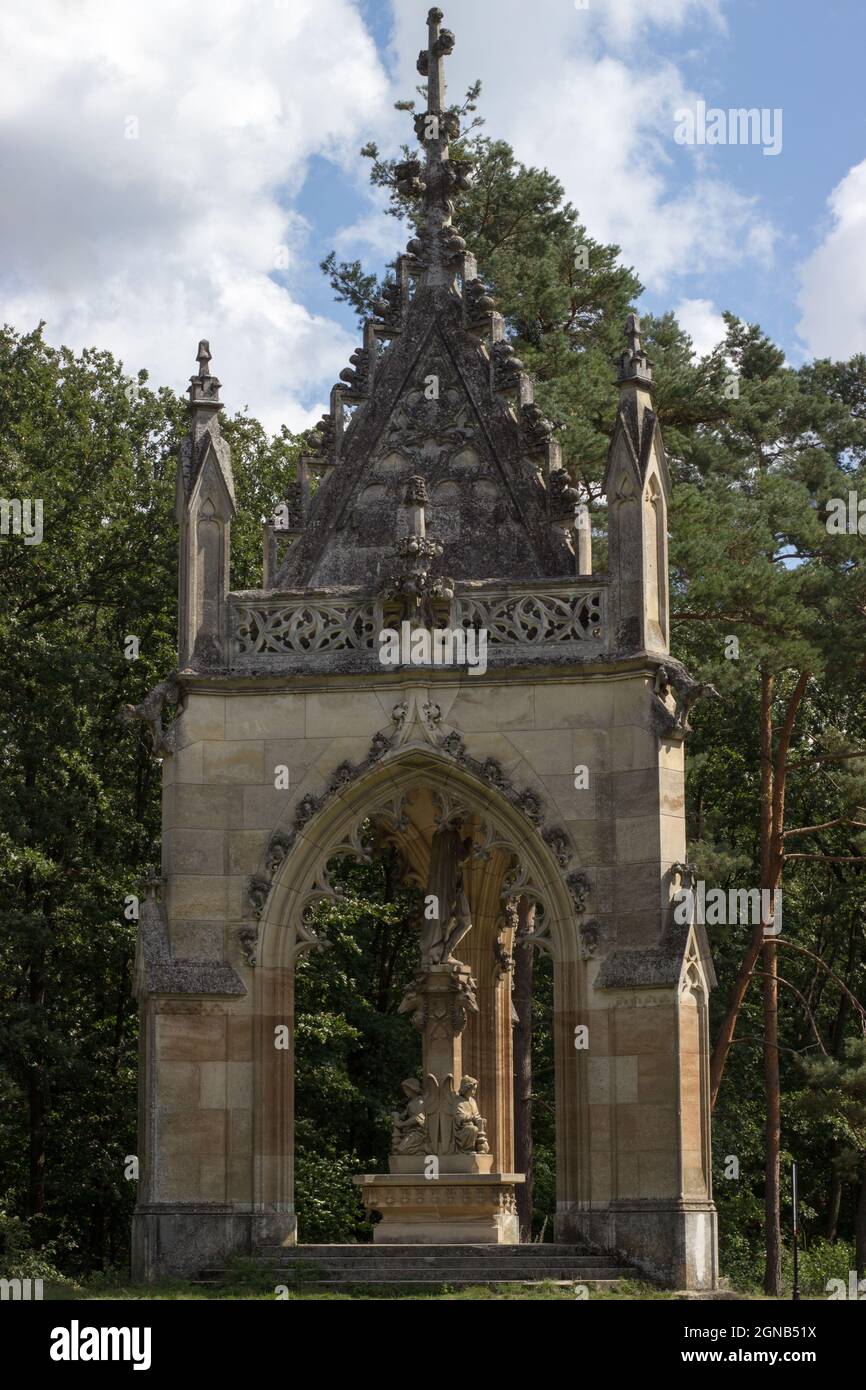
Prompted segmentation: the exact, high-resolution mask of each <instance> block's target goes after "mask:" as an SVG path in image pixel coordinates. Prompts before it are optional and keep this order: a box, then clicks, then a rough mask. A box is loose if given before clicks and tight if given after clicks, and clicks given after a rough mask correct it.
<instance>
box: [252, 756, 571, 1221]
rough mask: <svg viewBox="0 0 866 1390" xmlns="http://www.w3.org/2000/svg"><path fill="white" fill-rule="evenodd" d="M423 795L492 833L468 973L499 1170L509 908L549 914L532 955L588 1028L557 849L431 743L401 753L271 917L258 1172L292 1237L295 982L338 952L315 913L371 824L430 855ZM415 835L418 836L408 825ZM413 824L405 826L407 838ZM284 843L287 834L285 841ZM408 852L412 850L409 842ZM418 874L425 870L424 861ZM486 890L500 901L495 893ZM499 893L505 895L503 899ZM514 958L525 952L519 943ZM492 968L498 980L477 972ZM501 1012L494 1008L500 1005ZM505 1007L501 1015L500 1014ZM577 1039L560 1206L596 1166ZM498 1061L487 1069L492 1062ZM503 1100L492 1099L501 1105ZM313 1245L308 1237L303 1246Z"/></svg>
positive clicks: (473, 896)
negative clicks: (482, 963) (318, 952)
mask: <svg viewBox="0 0 866 1390" xmlns="http://www.w3.org/2000/svg"><path fill="white" fill-rule="evenodd" d="M419 792H420V793H421V795H422V796H423V797H424V798H426V799H427V801H428V805H427V807H426V808H425V809H426V811H427V812H428V813H429V809H430V805H431V804H432V805H435V804H436V802H437V800H438V802H439V808H440V811H441V813H442V814H443V815H446V816H453V815H455V814H457V813H460V814H462V815H463V816H464V818H465V820H466V821H467V823H474V824H473V829H474V830H475V831H476V832H477V833H479V838H478V840H477V849H478V854H477V861H478V863H479V871H478V873H477V874H476V875H474V876H470V878H472V877H474V881H470V884H469V887H468V892H469V896H470V901H471V903H472V907H473V920H474V921H475V918H476V913H477V919H478V920H477V921H475V926H474V927H473V932H472V933H470V937H469V938H467V939H466V942H464V947H466V946H468V943H469V941H470V940H471V938H472V937H473V936H475V937H476V941H475V943H474V950H465V951H464V954H465V957H466V960H467V962H468V963H469V964H470V966H471V967H472V968H473V973H474V975H475V977H476V979H477V982H478V997H479V1002H480V1004H481V1005H482V1007H481V1009H480V1013H479V1016H478V1018H477V1019H473V1026H474V1027H475V1028H476V1029H477V1030H478V1031H479V1033H480V1032H481V1030H486V1032H487V1037H486V1038H482V1037H479V1038H477V1039H476V1038H475V1037H473V1036H472V1034H471V1032H470V1037H469V1043H470V1046H469V1048H468V1053H467V1055H468V1057H469V1058H470V1060H469V1061H468V1062H467V1067H468V1069H469V1070H470V1071H471V1072H472V1074H473V1075H477V1076H478V1077H479V1080H480V1083H481V1084H480V1091H481V1095H482V1097H483V1098H484V1101H485V1106H486V1109H487V1111H488V1113H489V1116H490V1120H491V1133H490V1138H491V1147H492V1148H493V1150H494V1152H497V1151H498V1152H499V1153H500V1155H501V1157H500V1160H499V1161H500V1163H501V1164H502V1166H503V1168H504V1169H507V1168H508V1160H507V1153H504V1152H503V1150H507V1151H508V1152H511V1151H513V1131H512V1122H513V1117H512V1095H511V1085H512V1081H511V1073H510V1070H506V1072H505V1073H504V1075H503V1073H502V1066H501V1061H502V1053H503V1051H504V1052H506V1053H507V1054H508V1055H509V1056H510V1046H509V1045H506V1043H505V1042H504V1041H503V1039H502V1037H501V1036H500V1037H499V1038H497V1037H496V1036H495V1034H496V1032H497V1030H498V1032H499V1033H500V1034H502V1032H503V1029H505V1030H510V1026H511V1018H510V989H509V987H508V982H507V979H506V978H505V977H504V976H503V975H502V974H501V973H500V975H499V978H498V979H496V978H495V975H496V963H495V959H494V955H493V946H494V943H495V941H496V937H497V935H498V923H497V918H498V917H499V916H500V915H501V913H500V912H499V911H498V910H497V904H498V903H499V902H500V900H501V899H503V898H504V897H517V896H525V897H526V898H527V899H529V900H530V901H531V902H532V903H534V904H537V905H539V907H541V908H543V912H544V921H543V926H541V927H540V929H539V930H538V932H537V934H536V935H535V936H534V937H530V938H529V940H528V943H527V946H526V947H525V948H524V949H532V948H533V947H535V948H537V949H540V950H543V951H545V952H547V953H549V954H550V955H551V957H552V959H553V965H554V992H555V1010H556V1013H557V1015H558V1016H559V1017H560V1018H562V1019H569V1020H570V1019H571V1018H572V1017H573V1018H574V1019H575V1020H577V1019H578V1018H580V1017H583V1016H584V1015H585V1004H586V998H585V960H586V954H587V953H586V949H585V947H584V946H583V945H582V943H581V935H580V930H579V927H580V915H579V914H578V913H577V912H576V910H575V904H574V901H573V898H572V896H571V895H570V893H569V890H568V887H567V885H566V883H565V881H564V876H563V870H562V866H561V864H559V863H558V862H557V860H556V858H555V856H554V853H553V851H552V850H551V848H550V847H549V846H548V845H547V844H546V843H545V842H544V840H543V839H542V838H541V836H540V835H539V834H538V833H537V830H536V828H535V827H534V826H533V825H532V823H531V822H530V821H528V820H527V819H526V817H525V816H523V815H522V814H521V813H520V811H519V810H517V809H516V808H515V807H514V806H513V805H512V804H510V803H509V801H508V800H507V799H506V798H505V797H504V796H503V795H502V794H501V793H500V792H499V791H497V790H496V789H495V788H491V787H490V786H488V785H487V784H486V783H484V782H483V781H482V780H481V779H480V778H478V777H476V776H475V775H474V774H473V773H472V772H470V771H467V770H466V769H464V768H461V767H459V766H455V764H454V761H453V759H451V758H449V757H448V756H447V755H446V754H444V753H443V752H441V751H439V750H437V749H435V748H432V747H430V746H429V745H425V744H420V743H409V744H407V745H404V746H403V747H401V748H399V749H397V750H396V751H394V752H392V753H389V754H388V755H387V756H386V757H385V758H384V759H382V760H381V762H379V763H377V764H375V765H374V767H373V768H372V769H370V770H368V771H367V772H366V773H365V774H364V775H363V776H362V777H361V778H359V779H358V780H357V781H355V782H352V783H350V784H348V785H346V786H345V787H344V788H343V789H342V790H341V792H340V794H339V795H338V796H336V797H334V798H333V799H332V800H331V801H329V802H328V804H327V805H326V806H325V807H324V808H322V809H321V810H319V811H318V812H317V813H316V814H315V815H314V816H313V817H312V819H311V820H310V821H309V822H307V823H306V825H305V826H304V832H303V834H302V835H301V836H299V837H298V838H297V839H296V841H295V843H294V844H293V846H292V848H291V849H290V850H289V852H288V854H287V855H286V858H285V859H284V860H283V861H282V863H281V864H280V865H279V867H278V868H277V871H276V873H275V875H274V878H273V881H272V884H271V888H270V891H269V894H268V897H267V900H266V902H265V905H264V909H263V912H262V915H261V923H260V929H259V930H260V937H259V944H258V948H257V968H256V978H255V1015H256V1025H255V1029H256V1032H255V1053H254V1056H255V1065H256V1101H255V1118H254V1133H255V1135H256V1143H257V1145H258V1150H259V1152H258V1154H257V1160H256V1164H255V1174H256V1191H255V1196H254V1203H255V1206H256V1208H257V1209H258V1210H259V1211H260V1212H261V1213H262V1214H267V1218H268V1220H271V1221H275V1222H276V1223H277V1224H278V1225H280V1228H281V1230H282V1232H283V1238H285V1236H286V1233H287V1231H286V1225H287V1222H288V1224H289V1226H291V1225H292V1223H293V1219H294V1206H293V1177H294V1153H293V1149H294V1145H293V1133H294V1130H293V1104H294V1056H293V1047H294V1043H293V1030H294V971H295V966H296V963H297V960H298V957H299V956H300V954H301V953H302V952H305V951H308V950H312V949H326V948H327V942H326V940H323V939H321V938H319V937H317V936H315V935H314V934H313V932H312V931H311V928H310V925H309V922H308V920H307V911H308V909H309V907H310V906H311V905H313V904H314V903H316V902H318V901H320V900H321V899H322V898H326V897H329V896H332V890H330V888H329V886H328V864H329V863H330V862H331V861H333V860H334V859H335V858H337V857H339V856H340V855H341V854H348V855H356V854H357V855H360V854H363V853H364V849H363V846H362V844H361V841H360V836H359V830H360V827H361V825H362V823H363V822H365V821H367V820H369V819H374V820H375V819H377V818H381V819H382V821H383V822H384V824H386V825H388V826H390V827H391V828H392V835H391V836H390V837H389V838H390V839H391V842H392V843H393V842H394V841H396V842H397V843H400V841H401V837H406V836H408V837H409V838H410V839H411V838H412V836H413V835H414V838H415V842H416V849H417V848H418V846H419V842H421V843H423V839H424V832H425V831H426V832H428V833H429V830H430V822H429V819H428V821H427V823H426V825H425V824H424V823H423V818H424V812H423V811H422V823H421V824H420V825H419V824H418V822H417V821H413V819H412V815H411V808H410V809H409V814H408V816H407V802H411V801H412V800H413V798H414V797H415V796H416V795H418V794H419ZM406 821H408V824H406V823H405V822H406ZM401 822H403V824H402V825H401ZM277 833H279V831H277ZM404 843H405V841H404ZM497 854H498V856H499V862H498V863H497V864H495V865H494V869H493V873H492V874H491V873H490V872H489V871H488V869H487V865H488V863H489V859H490V858H492V857H493V856H494V855H497ZM411 857H412V859H413V861H414V864H413V867H416V872H417V866H418V865H419V856H418V855H417V854H415V855H413V856H411ZM485 880H486V887H487V891H486V893H485V891H484V889H485ZM491 888H492V895H491V891H490V890H491ZM505 944H506V948H507V947H508V946H510V945H511V944H512V942H511V940H510V938H509V939H508V940H507V941H506V943H505ZM484 953H487V954H488V955H489V961H488V969H486V970H485V969H482V968H480V967H479V964H477V963H476V961H477V960H478V958H479V957H480V956H481V955H482V954H484ZM497 994H498V996H499V997H498V1001H494V1000H491V999H488V998H486V997H485V996H487V995H491V996H496V995H497ZM497 1005H498V1006H497ZM279 1028H283V1029H285V1032H284V1034H283V1036H284V1037H285V1038H286V1039H288V1040H290V1043H289V1046H288V1047H287V1048H285V1049H277V1048H275V1047H274V1034H275V1030H276V1029H279ZM572 1036H573V1026H571V1027H569V1026H568V1025H566V1026H565V1027H561V1028H560V1029H559V1030H558V1033H557V1046H556V1057H555V1070H556V1088H557V1095H558V1099H559V1100H560V1103H559V1104H558V1105H557V1107H556V1113H557V1117H558V1118H557V1146H556V1147H557V1201H558V1202H559V1203H561V1204H568V1205H571V1204H573V1203H574V1201H575V1200H576V1199H577V1193H578V1192H579V1190H580V1185H581V1174H580V1162H579V1160H580V1153H579V1152H578V1151H577V1147H576V1146H577V1143H578V1141H579V1142H580V1143H581V1144H582V1150H583V1158H584V1162H586V1157H587V1154H588V1139H589V1135H588V1130H587V1127H586V1124H585V1123H584V1125H583V1126H581V1125H580V1124H577V1125H575V1123H574V1114H573V1111H574V1106H573V1104H568V1103H567V1102H566V1099H565V1097H566V1096H568V1095H572V1096H575V1095H580V1094H581V1093H583V1094H586V1090H587V1078H586V1076H585V1075H582V1072H583V1071H585V1066H586V1058H585V1056H584V1055H582V1054H580V1053H578V1052H577V1051H576V1049H575V1048H574V1047H573V1046H572V1045H570V1043H571V1039H572ZM485 1054H486V1055H485ZM494 1090H495V1092H496V1094H491V1091H494ZM300 1234H301V1235H302V1234H303V1233H302V1232H301V1233H300Z"/></svg>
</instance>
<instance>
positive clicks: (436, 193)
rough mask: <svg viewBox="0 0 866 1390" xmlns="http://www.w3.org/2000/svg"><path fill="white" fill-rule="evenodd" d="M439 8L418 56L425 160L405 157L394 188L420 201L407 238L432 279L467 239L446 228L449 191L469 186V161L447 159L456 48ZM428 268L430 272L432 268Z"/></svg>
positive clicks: (455, 131) (454, 125)
mask: <svg viewBox="0 0 866 1390" xmlns="http://www.w3.org/2000/svg"><path fill="white" fill-rule="evenodd" d="M441 21H442V11H441V10H438V9H432V10H431V11H430V13H429V14H428V16H427V47H426V48H422V50H421V52H420V53H419V55H418V64H417V66H418V71H419V73H420V74H421V76H422V77H425V78H426V79H427V110H426V111H422V112H419V113H418V115H417V116H416V117H415V134H416V136H417V137H418V140H419V142H420V143H421V145H422V146H423V148H424V162H423V164H422V162H421V160H420V159H407V160H404V161H403V162H402V163H400V164H398V165H397V169H396V174H397V187H398V188H399V189H400V191H401V192H402V193H405V194H407V195H408V196H409V197H416V198H419V199H421V198H422V197H423V200H424V214H423V220H422V224H421V230H420V236H419V238H418V240H417V241H416V242H415V243H410V251H412V252H413V253H414V254H416V255H417V257H418V259H419V260H420V261H421V262H422V263H423V266H424V268H425V270H426V272H427V279H428V281H431V280H436V279H438V278H439V277H438V276H437V274H436V268H437V267H439V266H441V265H442V263H443V261H446V260H448V259H449V258H453V257H454V256H455V255H456V254H458V253H460V252H462V251H465V249H466V247H465V243H464V242H463V240H462V238H460V237H458V236H457V233H456V232H455V231H453V230H451V231H450V232H449V230H448V229H449V228H450V224H451V217H452V214H453V212H454V206H453V203H452V202H451V194H452V193H453V192H454V191H455V190H457V189H461V188H466V187H467V186H468V169H469V164H468V161H466V160H459V159H451V158H450V155H449V152H448V143H449V141H451V140H456V139H457V137H458V135H459V134H460V123H459V121H458V118H457V115H456V113H455V112H454V111H448V110H446V108H445V63H444V59H445V58H446V57H447V55H448V54H449V53H451V52H452V50H453V48H454V35H453V34H452V33H451V30H450V29H442V28H441V27H440V26H441ZM431 272H432V273H431Z"/></svg>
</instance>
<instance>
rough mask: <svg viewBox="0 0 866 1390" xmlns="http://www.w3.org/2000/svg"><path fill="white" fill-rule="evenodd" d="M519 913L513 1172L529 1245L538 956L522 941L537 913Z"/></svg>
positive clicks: (520, 1217) (528, 910)
mask: <svg viewBox="0 0 866 1390" xmlns="http://www.w3.org/2000/svg"><path fill="white" fill-rule="evenodd" d="M518 911H519V924H518V928H517V932H516V934H515V943H514V983H513V993H512V1002H513V1004H514V1010H515V1013H516V1014H517V1022H516V1023H515V1025H514V1030H513V1039H514V1042H513V1046H514V1171H515V1172H516V1173H524V1174H525V1175H526V1182H524V1183H517V1185H516V1187H517V1194H516V1195H517V1219H518V1221H519V1223H520V1239H521V1240H522V1241H529V1240H531V1239H532V977H533V973H534V968H535V952H534V950H533V948H532V947H531V946H522V945H521V944H520V939H521V937H522V936H523V935H524V934H525V932H526V931H527V930H528V929H529V927H530V926H531V923H532V917H533V915H534V912H535V909H534V908H533V907H530V906H529V904H527V902H526V899H525V898H521V900H520V905H519V909H518Z"/></svg>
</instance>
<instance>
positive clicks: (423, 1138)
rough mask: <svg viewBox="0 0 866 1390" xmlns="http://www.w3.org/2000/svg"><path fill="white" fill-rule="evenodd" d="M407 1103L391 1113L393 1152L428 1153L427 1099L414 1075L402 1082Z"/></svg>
mask: <svg viewBox="0 0 866 1390" xmlns="http://www.w3.org/2000/svg"><path fill="white" fill-rule="evenodd" d="M401 1086H402V1090H403V1094H404V1095H405V1097H406V1104H405V1105H404V1106H403V1108H402V1110H395V1111H393V1112H392V1114H391V1153H392V1154H426V1153H427V1151H428V1148H429V1140H428V1138H427V1119H426V1115H425V1099H424V1096H423V1095H422V1092H421V1083H420V1081H416V1080H415V1077H414V1076H410V1077H408V1078H407V1079H406V1080H405V1081H403V1082H402V1083H401Z"/></svg>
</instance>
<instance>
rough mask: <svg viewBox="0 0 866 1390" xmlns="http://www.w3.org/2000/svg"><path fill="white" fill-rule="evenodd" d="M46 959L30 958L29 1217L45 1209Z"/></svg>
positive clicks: (28, 1085) (39, 1213)
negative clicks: (43, 1034)
mask: <svg viewBox="0 0 866 1390" xmlns="http://www.w3.org/2000/svg"><path fill="white" fill-rule="evenodd" d="M44 960H45V953H44V952H40V953H39V955H38V956H37V957H36V958H35V959H34V960H32V961H31V964H30V972H29V973H30V980H29V998H30V1006H31V1009H32V1010H33V1011H34V1016H35V1014H36V1011H37V1010H38V1012H39V1016H38V1022H37V1024H36V1027H37V1039H38V1040H37V1042H36V1045H35V1051H36V1055H35V1056H34V1058H33V1061H32V1063H31V1066H30V1076H29V1080H28V1083H27V1102H28V1111H29V1145H28V1148H29V1154H28V1166H29V1180H28V1194H27V1211H28V1214H29V1215H30V1216H39V1215H41V1214H42V1212H44V1210H45V1127H46V1101H45V1067H44V1065H43V1056H42V1048H43V1043H42V1040H41V1038H40V1037H39V1032H40V1031H41V1029H42V1028H43V1027H44V1026H45V1022H44V1017H43V1015H42V1010H43V1007H44V1004H45V979H44V973H43V970H44Z"/></svg>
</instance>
